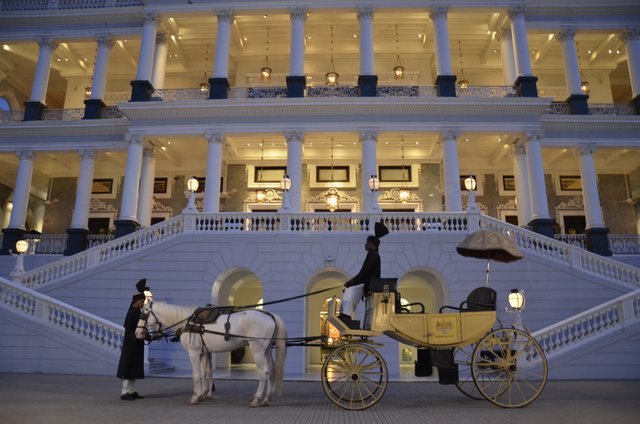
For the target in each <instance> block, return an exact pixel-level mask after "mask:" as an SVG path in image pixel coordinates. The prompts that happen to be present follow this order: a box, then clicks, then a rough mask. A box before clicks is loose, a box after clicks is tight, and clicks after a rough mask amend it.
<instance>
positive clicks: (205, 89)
mask: <svg viewBox="0 0 640 424" xmlns="http://www.w3.org/2000/svg"><path fill="white" fill-rule="evenodd" d="M208 62H209V45H208V44H207V52H206V54H205V56H204V77H203V78H202V82H201V83H200V85H199V88H200V92H201V93H208V92H209V82H208V80H207V63H208Z"/></svg>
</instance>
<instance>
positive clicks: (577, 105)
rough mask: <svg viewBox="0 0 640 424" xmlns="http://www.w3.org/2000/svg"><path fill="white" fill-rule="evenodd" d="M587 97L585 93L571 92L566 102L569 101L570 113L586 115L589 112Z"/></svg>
mask: <svg viewBox="0 0 640 424" xmlns="http://www.w3.org/2000/svg"><path fill="white" fill-rule="evenodd" d="M588 98H589V96H588V95H586V94H572V95H570V96H569V97H568V98H567V100H566V102H567V103H569V111H570V112H571V114H572V115H588V114H589V106H588V105H587V99H588Z"/></svg>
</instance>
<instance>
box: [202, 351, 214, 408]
mask: <svg viewBox="0 0 640 424" xmlns="http://www.w3.org/2000/svg"><path fill="white" fill-rule="evenodd" d="M200 368H201V370H202V397H203V399H213V391H214V390H215V389H214V387H213V366H212V363H211V353H210V352H204V353H203V354H202V356H201V357H200Z"/></svg>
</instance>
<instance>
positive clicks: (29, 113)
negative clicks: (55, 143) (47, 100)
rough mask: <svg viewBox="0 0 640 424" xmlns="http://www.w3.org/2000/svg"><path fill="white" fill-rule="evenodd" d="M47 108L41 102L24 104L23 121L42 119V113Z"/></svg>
mask: <svg viewBox="0 0 640 424" xmlns="http://www.w3.org/2000/svg"><path fill="white" fill-rule="evenodd" d="M46 108H47V107H46V106H45V105H44V104H43V103H41V102H31V101H29V102H24V117H23V118H22V120H23V121H40V120H41V119H42V112H44V110H45V109H46Z"/></svg>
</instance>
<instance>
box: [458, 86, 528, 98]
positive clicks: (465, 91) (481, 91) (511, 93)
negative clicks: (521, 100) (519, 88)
mask: <svg viewBox="0 0 640 424" xmlns="http://www.w3.org/2000/svg"><path fill="white" fill-rule="evenodd" d="M456 96H458V97H516V90H515V89H514V88H513V87H511V86H509V85H497V86H469V87H467V88H460V87H458V88H457V89H456Z"/></svg>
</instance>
